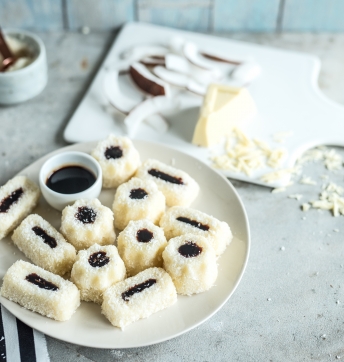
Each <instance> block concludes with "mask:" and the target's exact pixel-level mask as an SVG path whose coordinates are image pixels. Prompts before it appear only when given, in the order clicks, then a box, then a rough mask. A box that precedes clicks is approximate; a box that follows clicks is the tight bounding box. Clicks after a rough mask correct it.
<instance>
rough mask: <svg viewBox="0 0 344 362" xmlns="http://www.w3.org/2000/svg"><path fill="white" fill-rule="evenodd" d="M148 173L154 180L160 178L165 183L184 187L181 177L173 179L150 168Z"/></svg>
mask: <svg viewBox="0 0 344 362" xmlns="http://www.w3.org/2000/svg"><path fill="white" fill-rule="evenodd" d="M148 173H149V174H150V175H152V176H154V177H156V178H160V179H162V180H164V181H166V182H170V183H171V184H177V185H184V182H183V179H182V178H181V177H174V176H171V175H169V174H167V173H165V172H161V171H159V170H156V169H155V168H152V169H150V170H148Z"/></svg>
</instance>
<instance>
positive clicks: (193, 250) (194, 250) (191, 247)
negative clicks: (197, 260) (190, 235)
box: [178, 241, 202, 258]
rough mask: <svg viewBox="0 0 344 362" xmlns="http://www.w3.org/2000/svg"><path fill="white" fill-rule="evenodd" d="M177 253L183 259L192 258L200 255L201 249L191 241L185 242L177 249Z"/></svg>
mask: <svg viewBox="0 0 344 362" xmlns="http://www.w3.org/2000/svg"><path fill="white" fill-rule="evenodd" d="M178 252H179V254H180V255H182V256H184V257H185V258H194V257H195V256H198V255H199V254H201V252H202V248H201V247H200V246H198V245H197V244H196V243H193V242H192V241H187V242H186V243H185V244H183V245H181V246H180V247H179V248H178Z"/></svg>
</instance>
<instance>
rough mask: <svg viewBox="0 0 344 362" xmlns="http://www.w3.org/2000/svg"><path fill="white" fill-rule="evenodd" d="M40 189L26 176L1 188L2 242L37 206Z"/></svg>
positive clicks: (0, 228) (0, 230) (14, 179)
mask: <svg viewBox="0 0 344 362" xmlns="http://www.w3.org/2000/svg"><path fill="white" fill-rule="evenodd" d="M39 195H40V190H39V187H38V186H37V185H36V184H35V183H34V182H33V181H31V180H30V179H29V178H27V177H26V176H16V177H14V178H13V179H11V180H9V181H8V182H7V183H6V184H5V185H3V186H2V187H0V240H1V239H2V238H4V237H5V236H6V235H7V234H8V233H10V232H11V231H12V230H13V229H14V228H15V227H16V226H17V225H19V224H20V222H21V221H22V220H23V219H24V218H25V216H27V215H28V214H30V212H31V211H32V210H33V209H34V207H35V206H36V205H37V201H38V198H39Z"/></svg>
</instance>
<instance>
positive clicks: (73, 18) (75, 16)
mask: <svg viewBox="0 0 344 362" xmlns="http://www.w3.org/2000/svg"><path fill="white" fill-rule="evenodd" d="M66 5H67V19H68V25H69V28H70V29H73V30H77V29H80V28H81V27H83V26H88V27H90V28H91V29H98V30H109V29H112V28H116V27H119V26H120V25H122V24H123V23H125V22H127V21H133V20H135V0H97V1H94V0H67V2H66Z"/></svg>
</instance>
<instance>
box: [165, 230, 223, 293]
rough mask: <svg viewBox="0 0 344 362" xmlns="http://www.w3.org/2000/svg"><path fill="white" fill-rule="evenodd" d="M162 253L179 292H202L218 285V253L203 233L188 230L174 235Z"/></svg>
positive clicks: (166, 267) (167, 269)
mask: <svg viewBox="0 0 344 362" xmlns="http://www.w3.org/2000/svg"><path fill="white" fill-rule="evenodd" d="M162 257H163V259H164V268H165V270H166V271H167V272H168V274H170V276H171V278H172V280H173V283H174V285H175V286H176V289H177V293H179V294H184V295H191V294H195V293H201V292H204V291H206V290H208V289H210V288H211V287H212V286H213V285H214V283H215V280H216V278H217V264H216V255H215V251H214V249H213V247H212V246H211V245H210V244H209V241H208V240H207V239H206V238H204V237H203V236H199V235H195V234H184V235H182V236H177V237H176V238H172V239H170V240H169V242H168V245H167V247H166V249H165V250H164V251H163V253H162Z"/></svg>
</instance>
